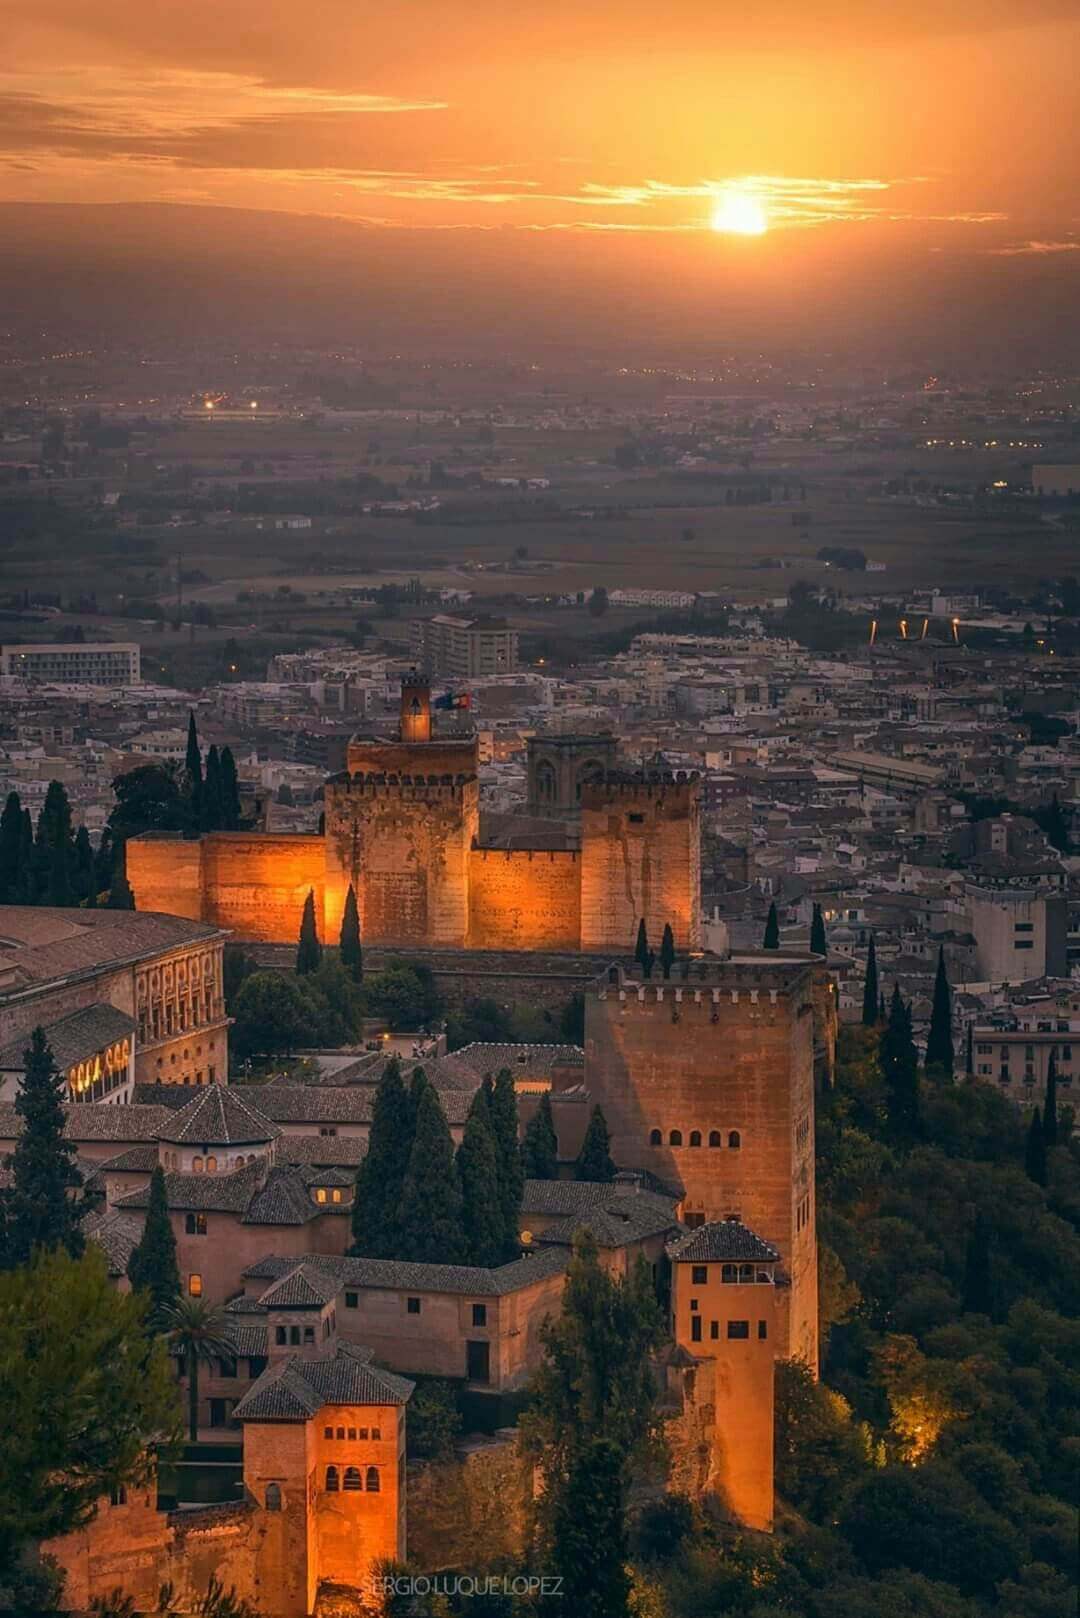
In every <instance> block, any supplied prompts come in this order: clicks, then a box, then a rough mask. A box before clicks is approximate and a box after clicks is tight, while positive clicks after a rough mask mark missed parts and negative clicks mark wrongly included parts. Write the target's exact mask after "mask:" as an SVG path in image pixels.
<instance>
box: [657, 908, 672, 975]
mask: <svg viewBox="0 0 1080 1618" xmlns="http://www.w3.org/2000/svg"><path fill="white" fill-rule="evenodd" d="M674 965H675V934H674V933H673V932H672V930H671V923H670V921H666V922H665V923H664V936H663V938H662V939H661V940H660V970H661V972H662V973H663V974H664V977H665V978H669V977H670V976H671V968H672V967H673V966H674Z"/></svg>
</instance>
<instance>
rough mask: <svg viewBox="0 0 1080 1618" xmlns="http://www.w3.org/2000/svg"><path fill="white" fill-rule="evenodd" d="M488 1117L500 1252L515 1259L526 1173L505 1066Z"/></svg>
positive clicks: (490, 1098) (489, 1103)
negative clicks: (496, 1184) (496, 1183)
mask: <svg viewBox="0 0 1080 1618" xmlns="http://www.w3.org/2000/svg"><path fill="white" fill-rule="evenodd" d="M487 1111H488V1119H489V1122H490V1125H491V1134H492V1138H493V1139H494V1142H495V1161H496V1165H497V1168H498V1174H499V1211H500V1217H501V1228H502V1242H501V1246H502V1252H503V1256H504V1258H505V1259H507V1260H509V1259H512V1258H515V1257H516V1256H517V1254H518V1252H519V1249H520V1244H519V1240H518V1237H519V1233H520V1230H521V1197H522V1193H523V1191H524V1189H525V1175H524V1173H523V1171H522V1167H521V1152H520V1150H519V1147H518V1116H517V1092H516V1091H515V1089H514V1076H513V1074H512V1073H511V1072H510V1069H509V1068H508V1067H504V1068H501V1069H500V1070H499V1074H498V1076H497V1078H496V1080H495V1083H494V1085H493V1086H492V1088H491V1090H490V1091H489V1092H488V1095H487Z"/></svg>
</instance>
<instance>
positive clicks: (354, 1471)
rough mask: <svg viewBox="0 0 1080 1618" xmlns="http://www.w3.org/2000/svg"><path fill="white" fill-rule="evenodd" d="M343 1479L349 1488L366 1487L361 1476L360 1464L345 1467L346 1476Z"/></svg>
mask: <svg viewBox="0 0 1080 1618" xmlns="http://www.w3.org/2000/svg"><path fill="white" fill-rule="evenodd" d="M343 1481H344V1484H345V1487H346V1488H347V1489H362V1488H363V1487H364V1482H363V1479H362V1478H361V1476H360V1468H359V1467H358V1466H347V1467H346V1468H345V1477H344V1480H343Z"/></svg>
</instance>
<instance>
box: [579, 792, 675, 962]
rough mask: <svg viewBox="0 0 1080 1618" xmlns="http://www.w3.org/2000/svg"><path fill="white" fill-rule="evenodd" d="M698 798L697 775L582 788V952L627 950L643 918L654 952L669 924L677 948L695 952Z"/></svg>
mask: <svg viewBox="0 0 1080 1618" xmlns="http://www.w3.org/2000/svg"><path fill="white" fill-rule="evenodd" d="M700 799H701V788H700V784H699V782H698V780H697V777H696V776H678V777H676V776H671V775H668V776H656V777H653V778H650V779H649V780H643V781H639V780H630V779H625V778H609V779H608V780H607V781H605V782H602V783H595V784H593V785H587V786H585V787H584V788H583V790H582V811H581V947H582V949H586V950H594V949H603V948H610V949H618V950H620V951H622V952H623V953H624V954H628V953H630V952H631V951H632V950H633V948H634V941H635V939H636V937H637V929H638V923H639V921H640V920H641V919H642V917H644V919H645V926H646V929H647V931H648V936H649V943H650V945H651V946H652V948H653V949H654V950H657V951H658V950H659V948H660V940H661V938H662V937H663V932H664V927H665V925H666V924H668V923H670V925H671V928H672V931H673V932H674V934H675V944H676V947H677V948H678V949H696V948H697V947H698V945H699V942H700V931H701V829H700Z"/></svg>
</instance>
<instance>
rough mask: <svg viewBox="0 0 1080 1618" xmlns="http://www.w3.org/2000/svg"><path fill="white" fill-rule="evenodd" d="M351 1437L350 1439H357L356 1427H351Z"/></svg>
mask: <svg viewBox="0 0 1080 1618" xmlns="http://www.w3.org/2000/svg"><path fill="white" fill-rule="evenodd" d="M349 1437H350V1438H355V1437H356V1428H355V1427H350V1428H349Z"/></svg>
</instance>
